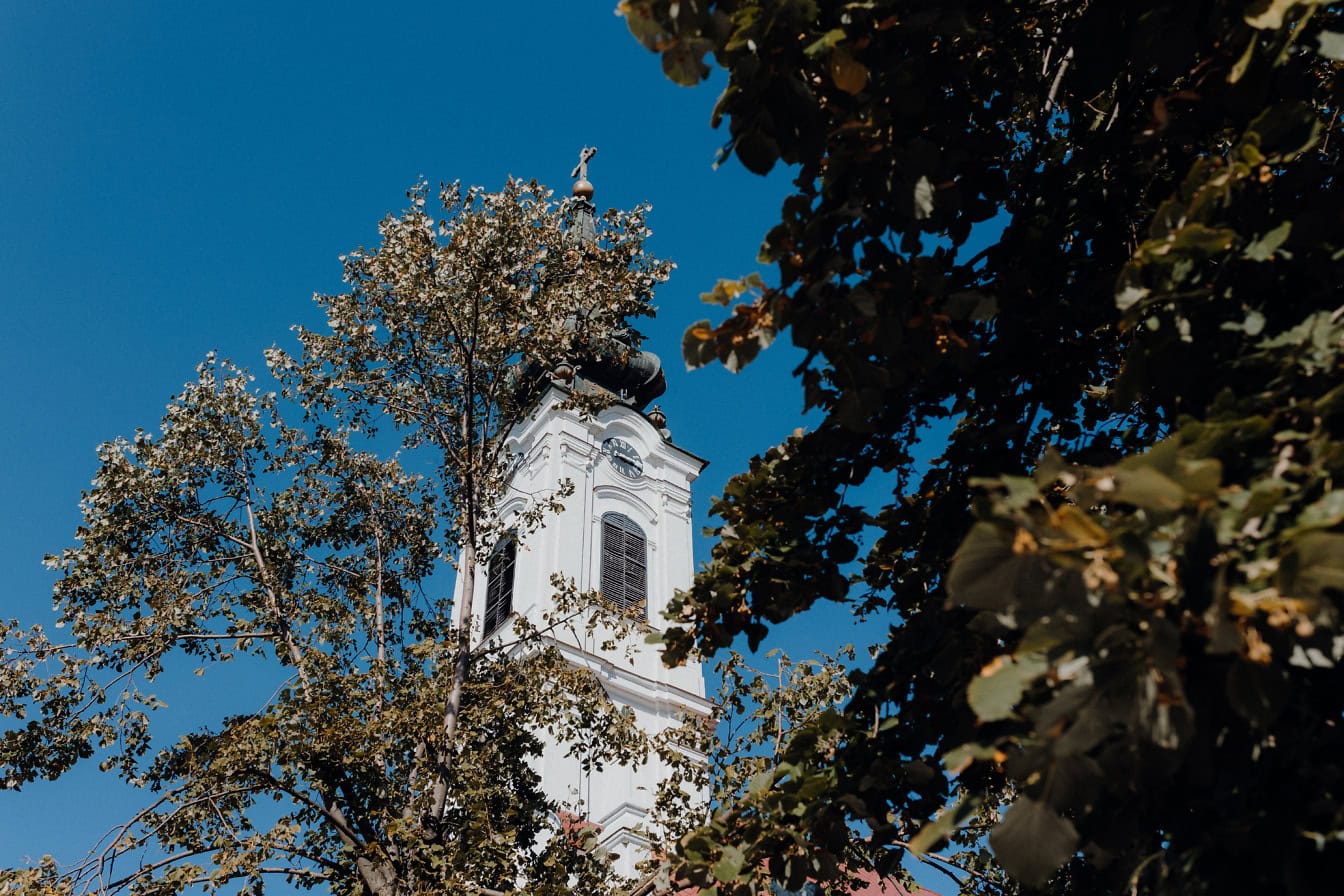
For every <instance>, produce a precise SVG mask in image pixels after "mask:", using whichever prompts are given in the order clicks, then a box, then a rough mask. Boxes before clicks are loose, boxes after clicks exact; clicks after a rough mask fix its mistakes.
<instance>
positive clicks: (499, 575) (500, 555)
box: [485, 538, 518, 635]
mask: <svg viewBox="0 0 1344 896" xmlns="http://www.w3.org/2000/svg"><path fill="white" fill-rule="evenodd" d="M517 556H518V546H517V544H515V543H514V540H513V539H512V538H506V539H504V540H503V541H501V542H500V543H499V544H498V545H497V546H496V547H495V550H494V553H492V554H491V555H490V575H489V578H488V582H489V584H488V585H487V586H486V589H485V634H487V635H488V634H490V633H491V632H492V631H494V630H495V629H497V628H499V627H500V626H501V625H503V624H504V620H505V619H506V618H507V617H508V615H509V613H511V612H512V611H513V562H514V560H515V558H516V557H517Z"/></svg>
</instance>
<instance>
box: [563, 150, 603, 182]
mask: <svg viewBox="0 0 1344 896" xmlns="http://www.w3.org/2000/svg"><path fill="white" fill-rule="evenodd" d="M595 155H597V147H596V146H585V147H584V148H583V149H581V150H579V164H577V165H575V166H574V170H573V171H571V172H569V176H570V177H576V178H578V179H579V180H587V179H588V160H589V159H591V158H592V157H593V156H595Z"/></svg>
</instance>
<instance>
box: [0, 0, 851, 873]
mask: <svg viewBox="0 0 1344 896" xmlns="http://www.w3.org/2000/svg"><path fill="white" fill-rule="evenodd" d="M612 6H614V0H602V2H599V3H594V4H582V5H581V4H560V3H554V2H521V3H513V4H507V5H503V4H500V5H498V6H493V7H492V6H491V5H489V4H447V3H442V2H439V3H423V4H415V3H397V2H383V3H379V4H372V5H371V4H344V3H326V4H320V5H319V4H311V5H308V6H307V7H306V8H305V7H303V6H300V5H299V4H286V3H273V2H272V3H253V2H235V3H228V4H184V3H169V2H160V3H150V2H136V3H118V4H113V3H88V2H85V3H79V4H76V3H65V2H55V0H43V2H41V3H33V4H18V3H14V4H9V5H8V7H7V9H6V11H5V13H4V21H3V23H0V266H2V269H3V272H2V273H0V303H2V305H3V309H4V315H5V319H4V325H3V326H2V327H0V381H2V382H3V383H4V388H3V389H0V420H3V425H4V436H5V437H4V438H3V439H0V489H2V490H3V494H4V495H5V496H6V497H7V499H8V503H9V507H10V511H9V512H8V513H6V514H3V515H0V569H2V570H3V576H4V579H3V581H4V590H3V592H0V595H3V596H0V616H5V617H14V616H17V617H19V618H21V619H23V620H24V621H26V622H32V621H44V620H46V619H48V618H49V616H50V597H49V596H50V590H51V584H52V578H51V576H50V574H49V573H47V572H46V571H45V570H44V569H43V568H42V566H41V559H42V557H43V555H44V554H46V553H48V552H54V551H58V550H59V549H60V548H62V547H63V546H66V545H68V544H69V543H70V539H71V535H72V533H73V531H74V528H75V525H76V523H77V522H78V500H79V494H80V490H81V488H84V487H86V486H87V484H88V482H89V479H90V477H91V476H92V474H93V471H94V467H95V456H94V449H95V447H96V445H97V444H98V443H99V442H100V441H103V440H105V439H109V438H112V437H115V436H117V435H125V434H129V433H131V432H132V431H133V430H134V429H135V427H137V426H143V427H145V428H147V429H149V428H153V427H155V426H156V425H157V422H158V418H159V414H160V412H161V411H162V409H163V406H164V404H165V402H166V401H167V399H168V398H169V397H170V396H171V395H172V394H173V393H175V392H176V391H177V390H178V389H179V388H180V387H181V385H182V383H183V382H184V381H185V380H187V379H188V378H190V377H191V376H192V371H193V368H194V366H195V364H196V363H197V362H199V361H200V360H201V358H202V357H203V356H204V355H205V353H206V352H207V351H210V350H212V349H215V350H218V351H219V352H220V354H221V355H223V356H225V357H231V358H233V359H234V360H235V361H238V362H239V363H242V364H245V365H248V366H252V367H254V368H261V366H262V365H261V352H262V350H263V349H264V348H266V347H267V346H270V345H272V344H277V343H278V344H281V345H290V344H291V342H290V339H291V336H290V333H289V327H290V325H291V324H295V323H305V324H308V325H317V324H318V323H319V322H320V320H319V318H318V315H317V312H316V309H315V306H314V305H313V303H312V301H311V296H312V294H313V293H314V292H333V291H337V290H339V289H340V287H341V283H340V266H339V263H338V261H337V256H338V255H340V254H341V253H343V252H346V251H348V250H350V249H352V248H354V247H355V246H357V245H359V244H361V243H372V242H373V241H374V239H375V237H376V224H377V221H378V220H379V218H380V217H381V216H383V215H384V214H385V213H387V212H388V211H392V210H398V209H400V208H401V207H402V204H403V200H404V198H405V196H404V192H405V190H406V188H407V187H409V186H411V185H412V184H413V183H414V182H415V181H416V180H417V178H418V177H420V176H421V175H423V176H424V177H426V178H428V179H429V180H430V181H432V182H437V181H440V180H453V179H460V180H462V181H464V182H466V183H477V184H482V185H484V186H487V187H498V186H500V185H501V184H502V183H503V181H504V179H505V178H506V177H508V176H510V175H513V176H519V177H526V178H537V179H539V180H541V181H543V182H545V183H548V184H549V185H551V186H552V187H554V188H556V189H557V191H561V192H564V191H567V190H568V186H569V177H568V175H569V171H570V169H571V168H572V166H573V165H574V163H575V160H576V156H577V152H578V149H579V148H580V147H581V146H583V145H586V144H592V145H596V146H597V147H599V153H598V155H597V158H596V159H595V160H594V162H593V164H592V167H591V170H590V178H591V180H592V181H593V182H594V183H595V184H596V187H597V195H596V197H595V201H596V203H597V204H598V206H599V207H600V208H606V207H608V206H612V205H615V206H622V207H628V206H630V205H633V204H635V203H637V202H640V201H644V200H647V201H649V202H651V203H652V204H653V209H654V210H653V214H652V218H651V222H652V226H653V229H654V238H653V240H652V247H653V249H654V251H656V252H658V253H659V254H661V255H663V256H665V257H669V258H671V259H673V260H674V261H676V263H677V265H678V270H677V271H676V273H675V275H674V277H673V279H672V281H671V282H670V283H669V284H667V285H666V286H665V287H664V288H663V289H662V291H661V292H660V293H659V295H658V305H659V308H660V310H659V317H658V319H657V320H656V321H655V322H653V323H652V324H650V325H649V326H647V327H642V328H643V329H646V330H647V331H648V334H649V343H648V347H649V348H652V349H653V350H654V351H656V352H658V353H660V354H661V355H662V356H663V358H664V360H665V366H666V367H667V369H668V374H669V391H668V394H667V395H666V396H665V397H664V399H662V400H661V402H660V403H661V404H662V405H663V407H664V409H665V410H666V412H667V415H668V418H669V425H670V427H671V429H672V431H673V434H674V437H675V438H676V440H677V441H678V442H679V443H680V444H683V445H685V446H686V447H687V448H689V449H690V450H692V451H694V452H696V453H698V454H700V455H702V456H704V457H706V458H708V459H709V460H710V461H711V466H710V467H709V469H708V470H706V472H705V475H704V476H703V478H702V479H701V480H700V483H699V485H698V486H697V489H696V511H697V513H698V516H699V520H698V522H700V523H703V522H707V520H705V509H706V507H707V506H708V501H709V497H710V496H711V495H713V494H716V493H718V491H720V489H721V488H722V485H723V482H724V481H725V479H726V478H727V477H728V476H729V475H731V474H732V473H734V472H736V471H738V470H740V469H742V468H743V467H744V466H745V463H746V460H747V458H748V457H749V456H750V455H751V454H752V453H755V452H757V451H760V450H763V449H764V448H765V447H767V446H768V445H769V444H771V443H773V442H775V441H777V440H779V439H780V438H782V437H783V436H784V435H786V434H788V433H789V432H790V431H792V430H793V428H794V427H796V426H798V425H799V422H800V418H799V412H800V402H801V398H800V393H799V390H798V389H797V388H796V387H795V386H794V385H793V384H792V383H791V382H787V383H786V380H785V377H786V376H787V372H788V370H789V368H790V367H791V366H792V364H793V363H795V362H796V360H797V354H796V352H795V351H794V350H793V349H791V348H790V347H788V346H785V345H782V344H781V345H778V346H776V347H775V348H773V349H772V350H771V351H769V352H767V353H766V354H765V355H764V356H763V357H762V359H761V360H759V361H757V362H756V364H754V365H753V366H751V367H749V368H748V370H747V371H746V372H745V373H743V374H742V375H740V376H733V375H731V374H729V373H727V372H726V371H724V370H722V369H718V368H713V369H706V370H703V371H698V372H695V373H691V374H687V373H686V372H685V370H684V367H683V365H682V364H681V363H680V360H679V345H680V335H681V332H682V330H683V329H684V328H685V327H686V326H687V325H688V324H689V323H691V322H692V321H694V320H696V319H698V318H700V317H703V316H706V312H705V310H704V306H702V305H701V304H700V302H699V298H698V296H699V294H700V292H702V291H704V290H707V289H708V288H709V287H710V286H712V285H713V283H714V281H715V279H716V278H718V277H727V276H738V275H741V274H745V273H747V272H749V271H751V270H754V269H755V268H756V261H755V256H756V251H757V248H758V246H759V243H760V239H761V236H762V235H763V234H764V233H765V231H766V230H767V229H768V227H769V225H770V224H771V223H772V221H773V220H775V219H776V217H777V213H778V208H779V201H780V199H781V198H782V197H783V195H784V191H785V189H786V186H787V172H783V171H779V172H776V173H775V174H774V175H772V176H771V177H770V178H765V179H762V178H758V177H754V176H752V175H749V174H747V173H746V172H745V171H743V170H742V169H741V168H740V167H739V166H737V165H736V164H735V163H732V164H729V165H726V166H724V167H723V168H722V169H720V170H718V171H714V170H713V169H712V166H711V162H712V159H713V157H714V153H715V150H716V148H717V146H718V145H719V143H720V142H721V141H722V140H723V138H724V135H723V134H722V133H719V132H715V131H712V130H711V129H710V128H709V125H708V121H709V116H710V111H711V108H712V106H713V102H714V99H715V97H716V95H717V91H718V88H719V86H720V85H719V84H717V83H715V84H711V85H707V86H702V87H700V88H698V89H695V90H688V89H685V88H680V87H677V86H675V85H673V84H672V83H671V82H669V81H667V80H666V79H665V78H664V77H663V76H662V73H661V70H660V67H659V63H658V59H657V58H656V57H654V56H652V55H651V54H648V53H647V52H646V51H644V50H643V49H642V48H641V47H640V46H639V45H638V44H637V43H636V42H635V41H634V40H633V38H631V37H630V36H629V34H628V32H627V30H626V28H625V24H624V22H623V20H621V19H620V18H618V17H616V16H615V15H614V14H613V12H612ZM492 9H494V10H498V11H490V10H492ZM707 548H708V546H707V544H706V543H702V544H701V545H700V546H699V549H700V551H701V557H702V558H703V556H704V555H705V554H706V552H707ZM838 626H839V623H837V630H836V631H835V632H834V638H829V637H828V639H827V640H828V641H834V642H840V641H843V640H847V639H848V638H849V635H848V634H847V633H846V632H843V631H840V630H838ZM801 646H803V645H802V644H798V645H790V647H791V649H794V650H796V649H797V648H798V647H801ZM818 646H829V644H827V645H818ZM95 777H96V776H94V775H92V774H91V773H90V772H89V771H83V772H80V773H78V774H76V775H75V776H73V777H72V778H71V779H70V780H66V781H62V782H57V783H56V784H54V785H44V784H36V785H33V786H32V787H31V788H28V789H26V790H25V792H24V793H22V794H19V795H14V794H0V862H3V863H5V864H11V863H16V862H21V861H23V858H24V857H25V856H36V855H40V854H42V853H43V852H55V853H57V854H58V855H59V856H60V857H62V858H66V859H69V858H74V857H75V856H77V855H79V854H81V853H82V849H83V848H84V847H85V846H86V845H87V843H88V841H89V840H90V839H92V838H93V837H96V836H97V835H98V834H100V833H102V831H103V830H105V829H106V827H107V826H109V825H110V824H111V823H112V822H113V821H115V820H116V819H117V817H118V816H119V815H121V814H123V813H124V810H125V808H126V806H127V805H128V804H127V803H126V802H125V800H126V799H127V797H126V795H125V794H123V793H119V792H117V791H116V790H115V789H108V788H106V787H104V786H103V785H100V784H98V783H97V782H96V781H95V780H94V779H95Z"/></svg>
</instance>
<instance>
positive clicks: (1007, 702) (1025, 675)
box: [966, 653, 1050, 722]
mask: <svg viewBox="0 0 1344 896" xmlns="http://www.w3.org/2000/svg"><path fill="white" fill-rule="evenodd" d="M1049 666H1050V664H1049V662H1048V661H1047V660H1046V658H1045V656H1044V655H1043V654H1039V653H1031V654H1027V655H1025V656H1021V657H1000V658H999V659H997V660H995V661H994V662H992V663H990V664H989V665H988V666H986V667H985V669H983V670H982V671H981V672H980V674H979V675H977V676H976V677H975V678H973V679H971V683H970V684H969V685H968V686H967V688H966V699H967V701H968V702H969V703H970V704H971V709H972V710H974V711H975V715H976V718H978V719H979V720H980V721H981V722H997V721H999V720H1000V719H1009V718H1012V717H1013V714H1014V713H1013V711H1014V710H1015V709H1016V708H1017V704H1018V702H1019V701H1020V700H1021V699H1022V695H1023V694H1024V693H1026V691H1027V688H1029V687H1030V686H1031V685H1032V683H1033V682H1035V681H1036V679H1038V678H1040V677H1041V676H1042V675H1044V674H1045V671H1046V669H1048V668H1049Z"/></svg>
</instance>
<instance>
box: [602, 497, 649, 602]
mask: <svg viewBox="0 0 1344 896" xmlns="http://www.w3.org/2000/svg"><path fill="white" fill-rule="evenodd" d="M647 554H648V548H647V544H646V542H645V539H644V530H643V529H641V528H639V524H638V523H636V522H635V521H634V520H632V519H630V517H628V516H626V515H625V514H623V513H605V514H603V515H602V597H603V599H605V600H606V601H607V602H608V603H610V604H612V605H614V606H617V607H620V608H621V609H622V610H625V611H626V612H631V611H634V612H638V613H639V614H640V615H641V616H642V615H644V614H645V613H646V612H647V611H646V608H645V595H646V594H647V593H648V581H649V575H648V561H647V559H646V557H647Z"/></svg>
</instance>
